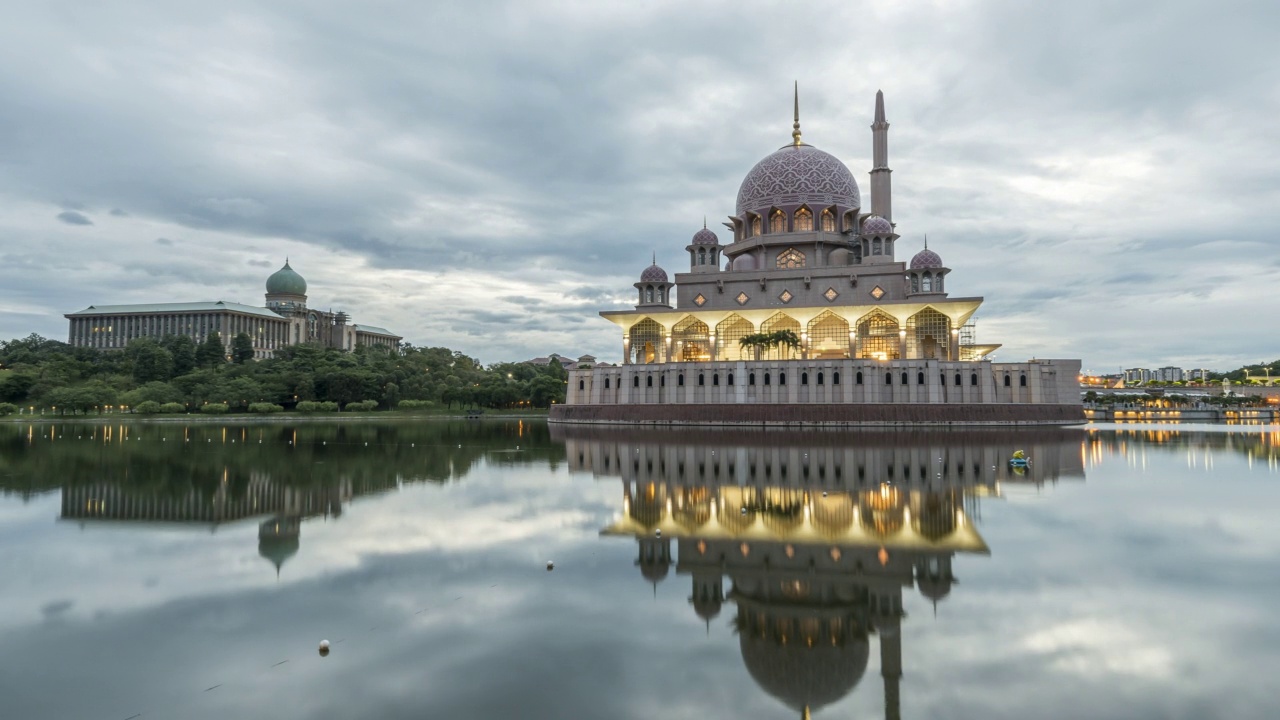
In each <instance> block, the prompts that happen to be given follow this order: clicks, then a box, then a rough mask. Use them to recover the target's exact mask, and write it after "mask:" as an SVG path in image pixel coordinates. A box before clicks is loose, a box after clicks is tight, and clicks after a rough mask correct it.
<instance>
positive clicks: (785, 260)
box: [776, 247, 805, 270]
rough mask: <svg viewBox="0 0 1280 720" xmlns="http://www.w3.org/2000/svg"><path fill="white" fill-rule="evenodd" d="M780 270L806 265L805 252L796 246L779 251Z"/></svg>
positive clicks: (778, 265)
mask: <svg viewBox="0 0 1280 720" xmlns="http://www.w3.org/2000/svg"><path fill="white" fill-rule="evenodd" d="M776 265H777V267H778V269H779V270H794V269H796V268H802V267H804V266H805V257H804V253H802V252H800V251H799V250H797V249H795V248H793V247H792V248H787V249H786V250H783V251H782V252H780V253H778V261H777V263H776Z"/></svg>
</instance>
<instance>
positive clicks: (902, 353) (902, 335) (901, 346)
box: [898, 330, 907, 360]
mask: <svg viewBox="0 0 1280 720" xmlns="http://www.w3.org/2000/svg"><path fill="white" fill-rule="evenodd" d="M898 357H899V358H900V359H903V360H905V359H907V331H906V330H899V331H898Z"/></svg>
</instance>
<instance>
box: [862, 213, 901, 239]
mask: <svg viewBox="0 0 1280 720" xmlns="http://www.w3.org/2000/svg"><path fill="white" fill-rule="evenodd" d="M862 234H863V235H892V234H893V225H892V224H891V223H890V222H889V221H888V220H885V219H884V218H882V217H880V216H879V215H868V216H867V219H866V220H863V221H862Z"/></svg>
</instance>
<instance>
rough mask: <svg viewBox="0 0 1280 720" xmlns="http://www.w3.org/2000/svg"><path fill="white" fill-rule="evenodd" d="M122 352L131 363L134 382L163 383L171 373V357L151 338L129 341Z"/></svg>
mask: <svg viewBox="0 0 1280 720" xmlns="http://www.w3.org/2000/svg"><path fill="white" fill-rule="evenodd" d="M124 352H125V355H127V356H128V357H129V359H130V360H131V361H132V362H133V380H134V382H137V383H148V382H153V381H160V382H163V381H165V380H168V379H169V378H170V376H171V375H172V373H173V355H172V354H171V353H170V352H169V351H168V350H165V349H164V348H162V347H160V344H159V343H157V342H156V341H155V340H152V339H151V338H138V339H136V340H133V341H131V342H130V343H129V346H128V347H127V348H125V351H124Z"/></svg>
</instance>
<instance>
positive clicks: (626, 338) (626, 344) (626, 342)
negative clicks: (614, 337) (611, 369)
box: [622, 333, 631, 365]
mask: <svg viewBox="0 0 1280 720" xmlns="http://www.w3.org/2000/svg"><path fill="white" fill-rule="evenodd" d="M622 364H623V365H630V364H631V336H630V335H628V334H626V333H624V334H623V335H622Z"/></svg>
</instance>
